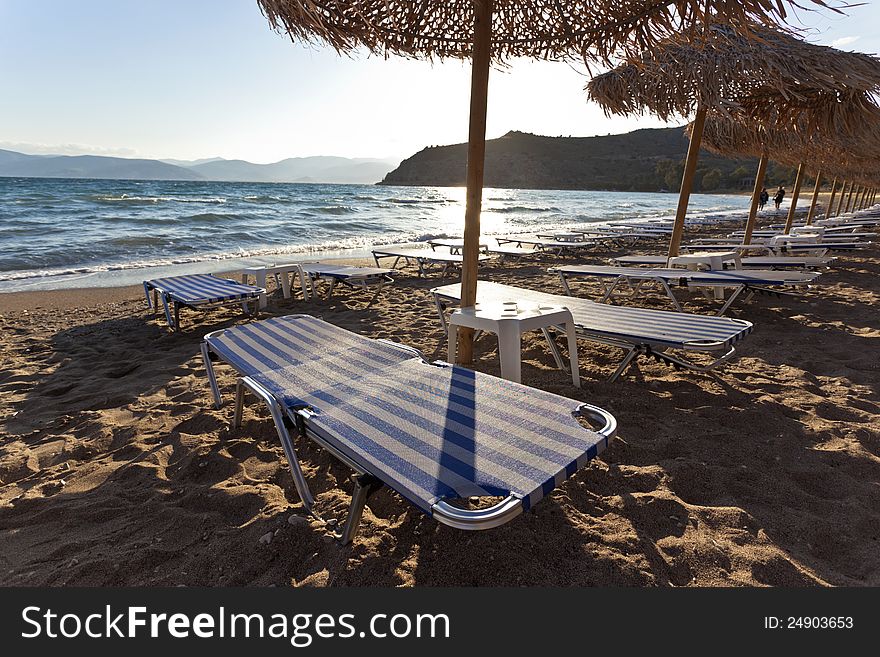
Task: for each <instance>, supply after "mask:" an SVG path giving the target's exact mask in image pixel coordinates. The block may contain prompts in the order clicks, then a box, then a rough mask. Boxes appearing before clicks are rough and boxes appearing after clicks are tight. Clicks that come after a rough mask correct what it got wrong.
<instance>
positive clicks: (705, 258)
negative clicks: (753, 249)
mask: <svg viewBox="0 0 880 657" xmlns="http://www.w3.org/2000/svg"><path fill="white" fill-rule="evenodd" d="M725 262H733V263H734V265H733V266H734V268H736V269H742V261H741V259H740V254H739V251H694V252H693V253H688V254H687V255H678V256H673V257H672V258H670V259H669V266H670V267H676V266H684V267H686V268H687V269H691V270H698V269H699V268H700V265H706V266H707V267H708V268H709V269H710V270H711V271H715V270H721V269H724V263H725ZM715 298H716V299H718V300H719V301H720V300H722V299H724V289H723V288H720V287H716V288H715Z"/></svg>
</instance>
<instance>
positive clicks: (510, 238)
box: [495, 235, 605, 255]
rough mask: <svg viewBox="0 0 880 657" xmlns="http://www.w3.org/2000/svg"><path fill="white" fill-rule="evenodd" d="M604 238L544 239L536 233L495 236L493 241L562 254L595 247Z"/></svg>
mask: <svg viewBox="0 0 880 657" xmlns="http://www.w3.org/2000/svg"><path fill="white" fill-rule="evenodd" d="M604 240H605V238H602V237H588V236H586V235H583V236H582V237H581V238H580V239H578V240H572V241H564V240H556V239H546V238H543V237H538V236H537V235H505V236H503V237H496V238H495V241H496V242H498V246H502V247H503V246H504V245H506V244H516V246H517V247H520V248H521V247H522V246H523V244H525V245H527V246H530V247H532V248H534V249H539V250H541V251H555V252H556V253H557V254H559V255H562V254H563V253H564V252H566V251H580V250H582V249H591V248H595V247H596V245H597V244H601V243H602V242H603V241H604Z"/></svg>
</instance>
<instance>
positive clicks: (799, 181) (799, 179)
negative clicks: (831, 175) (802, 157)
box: [782, 162, 804, 235]
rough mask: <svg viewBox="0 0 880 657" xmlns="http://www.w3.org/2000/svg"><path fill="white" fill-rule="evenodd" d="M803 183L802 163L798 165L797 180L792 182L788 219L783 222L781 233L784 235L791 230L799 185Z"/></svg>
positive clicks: (799, 192)
mask: <svg viewBox="0 0 880 657" xmlns="http://www.w3.org/2000/svg"><path fill="white" fill-rule="evenodd" d="M803 182H804V163H803V162H801V163H800V164H798V170H797V178H795V180H794V191H793V192H792V194H791V207H789V208H788V218H787V219H786V220H785V230H784V231H782V232H783V233H785V234H786V235H787V234H788V232H789V231H790V230H791V225H792V224H793V223H794V215H795V212H797V202H798V196H800V194H801V184H802V183H803Z"/></svg>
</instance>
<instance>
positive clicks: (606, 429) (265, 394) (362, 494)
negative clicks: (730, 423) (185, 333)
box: [201, 315, 617, 545]
mask: <svg viewBox="0 0 880 657" xmlns="http://www.w3.org/2000/svg"><path fill="white" fill-rule="evenodd" d="M301 317H305V318H308V319H314V318H311V317H309V316H303V315H292V316H289V317H287V318H284V319H294V320H295V319H298V318H301ZM228 330H229V329H222V330H219V331H214V332H211V333H208V334H207V335H206V336H205V338H204V340H203V341H202V345H201V353H202V360H203V361H204V365H205V370H206V373H207V376H208V382H209V384H210V387H211V393H212V395H213V397H214V405H215V407H216V408H218V409H219V408H220V407H221V406H222V403H223V402H222V398H221V396H220V389H219V386H218V384H217V378H216V375H215V373H214V365H213V362H212V360H214V359H217V360H223V354H222V353H220V352H218V351H217V350H216V349H215V348H213V347H212V345H211V342H210V340H211V339H212V338H213V337H215V336H220V335H222V334H223V333H224V332H225V331H228ZM364 339H365V340H368V338H364ZM376 342H382V343H386V344H389V345H392V346H394V347H395V348H398V349H400V350H403V351H406V352H409V353H411V355H412V359H413V360H418V361H420V362H421V363H423V364H424V365H425V366H426V367H433V366H439V367H451V366H450V365H449V364H448V363H439V362H438V363H429V362H428V361H427V360H425V358H424V357H423V356H422V354H421V353H420V352H419V351H418V350H416V349H413V348H411V347H407V346H405V345H401V344H398V343H394V342H391V341H388V340H377V341H376ZM224 362H227V363H228V364H229V365H230V366H232V367H233V368H235V365H234V364H233V363H230V362H228V361H224ZM236 369H237V368H236ZM481 376H488V375H481ZM492 378H494V377H492ZM513 385H519V384H513ZM246 392H250V393H252V394H253V395H254V396H256V397H257V399H259V400H260V401H262V402H263V403H264V404H265V405H266V407H267V408H268V410H269V413H270V414H271V416H272V421H273V423H274V425H275V430H276V432H277V434H278V438H279V440H280V441H281V445H282V447H283V449H284V454H285V457H286V459H287V462H288V466H289V467H290V472H291V475H292V477H293V482H294V486H295V488H296V490H297V494H298V495H299V497H300V500H301V501H302V503H303V506H304V507H305V508H306V510H307V511H309V512H310V513H311V514H312V515H315V516H316V517H319V516H317V514H315V512H314V508H313V507H314V504H315V499H314V496H313V495H312V493H311V490H310V488H309V486H308V483H307V482H306V479H305V475H304V474H303V471H302V467H301V465H300V463H299V458H298V456H297V452H296V448H295V446H294V442H293V438H292V437H291V435H290V431H289V429H290V428H294V429H295V430H296V434H297V435H300V436H303V437H305V438H308V439H310V440H312V441H314V442H315V443H316V444H318V445H320V446H321V447H322V448H323V449H325V450H327V452H328V453H330V454H331V455H333V456H334V457H335V458H337V459H338V460H339V461H340V462H342V463H343V464H344V465H346V466H347V467H349V468H350V469H351V470H352V471H353V473H354V474H353V476H352V481H353V483H354V492H353V493H352V499H351V504H350V506H349V511H348V514H347V517H346V520H345V524H344V525H343V528H342V531H341V532H338V533H337V534H336V538H337V539H338V540H339V541H340V542H341V543H342V544H343V545H345V544H347V543H350V542H351V541H352V540H353V539H354V537H355V535H356V533H357V529H358V525H359V524H360V520H361V517H362V515H363V510H364V506H365V504H366V502H367V499H368V497H369V496H370V495H371V494H372V493H373V492H375V491H376V490H378V489H379V488H381V487H382V486H383V485H386V482H383V481H382V480H380V479H379V478H378V477H376V476H375V475H373V474H371V473H370V472H368V468H366V467H364V465H363V464H361V463H358V462H356V461H355V460H354V459H352V458H351V457H349V456H348V455H346V454H345V453H343V452H341V451H340V450H339V449H337V448H336V447H335V446H334V445H333V443H332V441H331V440H329V439H328V437H327V435H324V433H323V431H322V430H321V429H320V428H318V427H316V426H314V425H312V424H310V419H311V418H312V417H313V416H314V412H313V411H312V410H311V409H309V408H307V407H306V408H303V407H291V406H287V405H285V404H284V403H283V402H282V401H280V400H278V399H277V398H276V397H275V396H274V395H273V394H272V393H271V392H269V390H267V389H266V388H265V387H264V386H263V385H261V384H260V383H258V382H257V381H255V380H254V379H253V378H251V377H250V376H240V377H238V378H237V381H236V388H235V411H234V416H233V425H234V426H235V428H240V427H241V424H242V415H243V408H244V401H245V394H246ZM572 402H573V403H575V402H574V400H572ZM572 415H573V416H574V417H583V418H588V419H589V420H590V421H591V422H593V423H597V424H600V425H601V428H599V429H593V430H592V431H593V432H594V433H596V434H598V435H599V436H601V437H602V438H603V439H604V441H603V443H602V444H601V445H597V446H596V448H595V452H594V454H593V455H595V454H598V453H599V452H600V451H602V449H604V447H605V446H607V444H608V443H609V442H610V441H611V439H613V438H614V436H615V435H616V433H617V420H616V419H615V418H614V416H613V415H611V414H610V413H608V411H605V410H604V409H601V408H599V407H596V406H593V405H591V404H586V403H580V404H578V405H577V406H576V407H575V409H574V410H573V411H572ZM584 456H588V455H586V454H585V455H584ZM571 474H573V473H571ZM569 476H570V475H569ZM523 510H524V505H523V499H522V498H520V497H517V496H515V495H513V494H509V495H507V496H506V497H505V498H504V499H502V500H501V501H499V502H497V503H496V504H494V505H492V506H491V507H488V508H484V509H477V510H472V509H462V508H458V507H456V506H453V505H452V504H450V503H449V502H447V501H445V500H443V499H440V500H439V501H437V502H436V503H434V504H433V505H432V507H431V513H430V515H431V516H432V517H434V518H435V519H436V520H438V521H439V522H441V523H443V524H445V525H449V526H450V527H454V528H457V529H463V530H471V531H473V530H485V529H493V528H495V527H498V526H500V525H503V524H505V523H507V522H509V521H510V520H512V519H513V518H515V517H517V516H518V515H520V514H521V513H522V512H523Z"/></svg>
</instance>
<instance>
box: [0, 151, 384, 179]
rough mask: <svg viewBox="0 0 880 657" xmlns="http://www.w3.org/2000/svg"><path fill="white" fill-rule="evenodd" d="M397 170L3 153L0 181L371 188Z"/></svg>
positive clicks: (369, 165) (355, 163) (299, 162)
mask: <svg viewBox="0 0 880 657" xmlns="http://www.w3.org/2000/svg"><path fill="white" fill-rule="evenodd" d="M396 165H397V161H394V160H381V159H371V158H353V159H352V158H345V157H328V156H315V157H292V158H288V159H286V160H281V161H280V162H274V163H272V164H254V163H253V162H246V161H244V160H224V159H223V158H208V159H203V160H194V161H188V160H144V159H133V158H125V157H104V156H99V155H26V154H24V153H16V152H15V151H7V150H2V149H0V176H12V177H24V178H107V179H117V180H118V179H134V180H222V181H230V182H315V183H360V184H372V183H375V182H376V181H379V180H381V179H382V178H383V177H384V176H385V174H386V173H388V172H389V171H390V170H391V169H393V168H394V167H395V166H396Z"/></svg>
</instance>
